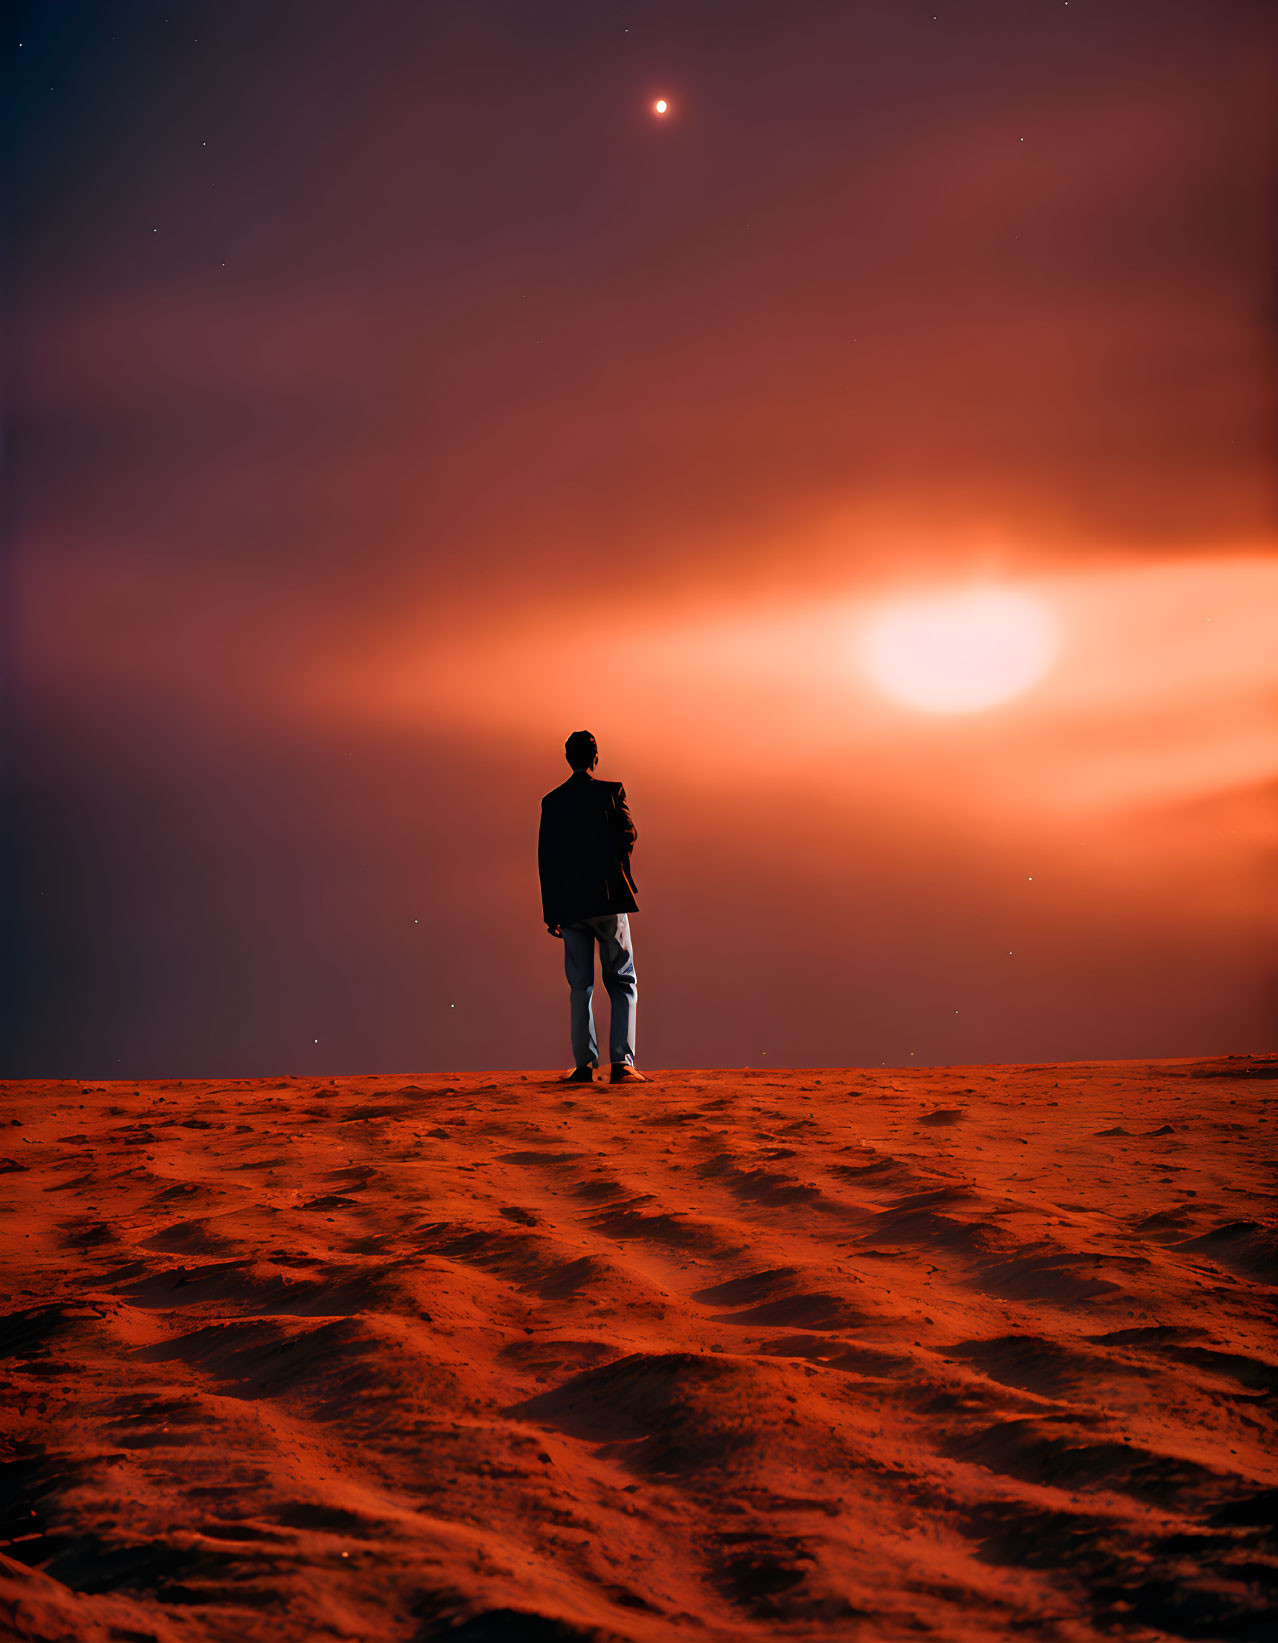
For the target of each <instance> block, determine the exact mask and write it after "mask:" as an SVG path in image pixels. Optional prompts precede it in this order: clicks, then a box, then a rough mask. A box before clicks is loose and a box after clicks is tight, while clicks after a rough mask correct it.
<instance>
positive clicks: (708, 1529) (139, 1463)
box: [0, 1059, 1278, 1643]
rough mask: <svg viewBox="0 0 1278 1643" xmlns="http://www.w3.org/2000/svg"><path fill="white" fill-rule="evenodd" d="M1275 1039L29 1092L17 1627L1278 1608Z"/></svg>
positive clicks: (17, 1394)
mask: <svg viewBox="0 0 1278 1643" xmlns="http://www.w3.org/2000/svg"><path fill="white" fill-rule="evenodd" d="M1275 1072H1278V1065H1276V1064H1275V1063H1274V1062H1272V1061H1270V1062H1255V1061H1251V1060H1246V1059H1239V1060H1235V1059H1231V1060H1229V1061H1221V1062H1215V1063H1204V1064H1201V1065H1199V1066H1197V1067H1195V1066H1191V1065H1190V1064H1188V1063H1183V1062H1180V1063H1162V1064H1153V1065H1145V1064H1137V1063H1121V1064H1098V1065H1070V1066H1059V1067H1029V1068H1024V1067H1016V1068H1003V1067H998V1068H989V1067H976V1068H959V1069H953V1068H950V1069H944V1070H922V1069H920V1070H917V1071H915V1070H909V1071H901V1070H897V1069H891V1070H888V1069H880V1070H878V1071H874V1072H866V1071H860V1070H857V1071H827V1072H796V1073H787V1072H778V1071H771V1070H769V1071H762V1072H756V1071H741V1072H708V1073H707V1072H678V1073H669V1074H657V1075H654V1077H653V1079H652V1081H651V1082H650V1083H648V1084H646V1085H643V1086H639V1087H630V1088H622V1089H619V1090H613V1089H611V1088H609V1087H607V1086H602V1085H601V1086H598V1087H596V1089H594V1090H593V1091H587V1090H584V1089H572V1088H569V1087H565V1086H563V1085H561V1084H559V1083H557V1082H554V1081H551V1080H549V1079H548V1078H547V1077H546V1076H545V1075H542V1074H532V1073H530V1074H526V1075H520V1074H509V1073H503V1074H486V1075H485V1074H465V1075H460V1076H453V1077H448V1078H444V1077H435V1076H431V1077H420V1078H416V1079H408V1078H402V1077H379V1078H345V1079H339V1080H336V1081H331V1082H330V1081H317V1080H315V1079H312V1078H298V1079H287V1080H284V1079H281V1080H252V1081H240V1082H235V1081H232V1082H230V1083H227V1082H223V1083H191V1082H185V1083H182V1084H153V1085H147V1086H145V1087H143V1088H141V1089H138V1088H136V1087H135V1086H133V1085H122V1084H111V1085H93V1086H88V1087H85V1086H81V1085H78V1084H68V1083H56V1084H54V1083H42V1084H35V1083H28V1084H11V1085H9V1086H7V1087H6V1088H5V1092H4V1107H3V1115H4V1116H3V1123H4V1126H5V1127H3V1128H0V1169H2V1170H3V1172H4V1173H3V1174H0V1209H2V1211H3V1217H2V1221H0V1241H2V1243H3V1248H4V1259H5V1263H6V1273H7V1277H8V1283H7V1285H6V1293H7V1295H8V1296H9V1297H10V1298H9V1300H8V1301H7V1304H6V1306H5V1308H4V1310H5V1312H6V1313H7V1314H8V1315H7V1316H6V1317H4V1318H2V1319H0V1391H2V1393H3V1398H2V1402H3V1413H2V1414H0V1461H2V1462H3V1470H4V1479H5V1485H4V1488H3V1491H0V1500H2V1501H3V1504H4V1519H3V1524H2V1525H0V1539H3V1541H4V1543H5V1544H4V1545H3V1546H0V1552H3V1553H4V1554H5V1555H3V1556H0V1633H3V1632H4V1628H5V1626H6V1625H7V1626H8V1627H9V1628H10V1634H11V1635H15V1636H17V1637H21V1638H40V1639H55V1638H56V1639H62V1638H74V1639H94V1640H101V1643H108V1640H124V1643H141V1640H144V1639H145V1640H150V1639H159V1640H169V1639H174V1640H177V1639H227V1640H232V1639H233V1640H235V1643H245V1640H249V1639H258V1638H260V1639H264V1640H265V1639H311V1638H325V1637H338V1638H352V1639H361V1640H380V1639H404V1640H412V1639H429V1638H435V1637H450V1638H454V1639H462V1640H471V1643H474V1640H480V1639H495V1640H506V1639H509V1640H512V1643H547V1640H549V1643H563V1640H568V1639H585V1638H594V1639H600V1638H626V1639H636V1640H638V1639H651V1640H665V1639H689V1640H691V1639H706V1640H731V1639H753V1638H779V1637H783V1638H854V1639H858V1640H861V1643H873V1640H877V1639H888V1638H892V1639H895V1638H902V1639H904V1638H918V1637H919V1636H924V1635H930V1636H932V1637H934V1638H939V1639H943V1640H945V1643H950V1640H962V1639H978V1638H979V1639H1006V1638H1011V1637H1017V1636H1021V1635H1024V1634H1029V1635H1033V1636H1035V1637H1042V1638H1049V1639H1058V1640H1061V1643H1081V1640H1085V1639H1092V1638H1097V1637H1100V1636H1113V1635H1114V1634H1115V1633H1119V1634H1121V1636H1122V1637H1124V1638H1125V1639H1129V1640H1139V1639H1150V1638H1164V1637H1176V1638H1181V1637H1194V1638H1221V1639H1226V1638H1228V1639H1260V1638H1262V1637H1268V1636H1271V1635H1275V1634H1276V1631H1275V1629H1276V1628H1278V1613H1276V1612H1275V1609H1274V1607H1273V1601H1274V1577H1275V1574H1276V1573H1278V1542H1276V1540H1275V1503H1276V1502H1278V1456H1276V1455H1275V1450H1274V1445H1273V1441H1272V1437H1273V1433H1272V1418H1271V1417H1272V1412H1273V1407H1274V1391H1275V1387H1278V1348H1276V1345H1275V1337H1274V1330H1273V1323H1274V1291H1273V1288H1272V1284H1273V1281H1274V1279H1275V1273H1276V1269H1278V1233H1276V1232H1275V1223H1274V1218H1273V1210H1274V1200H1273V1197H1272V1188H1273V1172H1272V1171H1273V1164H1274V1162H1275V1145H1274V1125H1273V1121H1272V1119H1270V1118H1269V1117H1268V1116H1267V1115H1266V1113H1265V1110H1264V1109H1265V1106H1266V1097H1267V1096H1268V1095H1269V1094H1270V1093H1271V1092H1272V1090H1273V1088H1274V1086H1273V1084H1272V1083H1271V1082H1268V1080H1269V1079H1271V1078H1272V1077H1273V1075H1274V1073H1275ZM510 1611H517V1612H515V1613H511V1612H510ZM538 1617H542V1618H538ZM10 1634H6V1635H10Z"/></svg>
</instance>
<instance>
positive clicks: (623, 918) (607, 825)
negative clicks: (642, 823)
mask: <svg viewBox="0 0 1278 1643" xmlns="http://www.w3.org/2000/svg"><path fill="white" fill-rule="evenodd" d="M564 753H565V755H566V756H567V759H568V763H569V764H570V765H571V766H572V775H571V776H569V778H568V780H567V781H566V782H565V783H564V784H563V786H562V787H557V788H555V790H554V792H553V793H547V794H546V797H545V798H544V799H543V800H542V801H541V829H540V831H539V833H538V835H537V867H538V871H539V872H540V874H541V906H542V916H543V917H544V918H545V920H546V929H547V930H549V932H550V934H551V935H552V936H559V937H560V938H562V940H563V944H564V970H565V971H566V973H567V976H568V987H569V990H570V995H571V1001H572V1009H571V1023H572V1056H573V1062H574V1066H573V1070H572V1072H570V1073H569V1074H568V1082H569V1083H571V1084H591V1083H593V1082H594V1076H595V1066H596V1063H597V1061H598V1058H599V1047H598V1043H597V1041H596V1039H595V1014H594V1007H593V1004H592V1002H591V1000H592V997H593V995H594V990H595V947H596V945H598V948H599V965H600V969H601V970H602V971H603V982H604V986H605V987H606V988H607V989H608V1000H609V1003H610V1005H611V1006H612V1021H611V1023H610V1026H611V1032H610V1034H609V1039H610V1043H609V1052H610V1060H611V1062H612V1076H611V1080H610V1082H612V1083H613V1084H642V1083H643V1082H644V1081H645V1080H644V1076H643V1074H642V1073H640V1072H636V1071H635V1000H636V998H637V996H638V989H637V986H636V983H635V959H634V954H633V952H632V951H631V948H630V919H629V916H628V915H629V914H631V913H637V912H638V911H639V903H638V902H637V901H636V900H635V881H634V880H633V879H632V878H631V876H630V851H631V848H632V847H633V845H634V842H635V839H636V838H637V837H638V834H637V833H636V831H635V824H634V822H633V821H632V820H631V819H630V811H629V810H628V809H627V808H626V790H625V788H624V787H623V786H622V785H621V783H620V782H601V781H596V779H595V777H594V775H593V774H592V772H593V771H594V768H595V766H596V765H597V764H598V763H599V749H598V747H597V746H596V744H595V738H594V737H593V736H592V735H591V734H590V732H589V731H588V730H574V731H573V733H572V735H571V736H569V738H568V740H567V741H566V742H565V743H564Z"/></svg>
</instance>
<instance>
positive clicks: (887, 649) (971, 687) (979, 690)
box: [861, 588, 1060, 713]
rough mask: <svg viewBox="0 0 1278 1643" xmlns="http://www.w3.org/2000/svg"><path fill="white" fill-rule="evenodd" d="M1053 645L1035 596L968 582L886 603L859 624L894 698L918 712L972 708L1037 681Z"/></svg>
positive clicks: (878, 680)
mask: <svg viewBox="0 0 1278 1643" xmlns="http://www.w3.org/2000/svg"><path fill="white" fill-rule="evenodd" d="M1059 647H1060V634H1059V631H1058V629H1057V625H1056V622H1055V620H1054V619H1053V617H1052V613H1051V612H1050V610H1049V609H1048V608H1047V606H1046V605H1045V604H1044V603H1043V601H1042V600H1041V599H1037V598H1035V597H1034V595H1033V594H1029V593H1017V592H1013V591H1012V590H1011V589H1008V588H973V589H970V590H969V591H968V592H966V593H952V594H945V595H941V596H938V597H936V598H929V599H906V600H902V601H901V602H900V603H898V604H893V605H888V606H885V607H884V608H883V609H882V610H880V611H879V613H878V614H877V615H876V616H874V617H873V618H872V619H871V621H870V622H869V624H868V626H867V627H866V629H865V632H864V635H863V638H862V646H861V656H862V661H863V663H864V666H865V670H866V672H867V673H868V674H869V676H870V678H871V679H872V680H873V682H874V683H875V684H876V685H877V686H878V688H879V689H880V690H881V691H883V692H884V694H885V695H888V696H891V697H892V698H893V700H894V701H898V702H904V703H905V705H906V706H907V707H916V708H920V709H922V710H923V711H924V712H925V713H977V712H980V711H981V710H982V709H983V708H988V707H997V706H998V705H999V703H1000V702H1010V701H1011V700H1012V698H1013V697H1015V696H1020V695H1021V694H1022V693H1023V692H1025V691H1027V690H1028V689H1029V688H1030V686H1031V685H1035V684H1037V683H1038V681H1039V680H1040V679H1041V678H1042V677H1043V675H1044V674H1045V673H1046V672H1047V670H1048V669H1049V668H1050V667H1051V665H1052V663H1053V662H1054V661H1055V660H1056V653H1057V650H1058V649H1059Z"/></svg>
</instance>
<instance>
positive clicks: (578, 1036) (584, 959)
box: [563, 924, 599, 1067]
mask: <svg viewBox="0 0 1278 1643" xmlns="http://www.w3.org/2000/svg"><path fill="white" fill-rule="evenodd" d="M563 938H564V974H565V975H566V976H567V977H568V988H569V997H570V999H571V1006H570V1019H571V1026H572V1064H573V1066H574V1067H593V1066H595V1065H596V1064H597V1063H598V1061H599V1045H598V1042H597V1041H596V1039H595V1011H594V1006H593V1004H592V1003H591V998H592V995H593V993H594V990H595V933H594V931H593V930H592V929H591V928H590V926H589V925H588V924H565V925H564V926H563Z"/></svg>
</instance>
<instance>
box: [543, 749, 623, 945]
mask: <svg viewBox="0 0 1278 1643" xmlns="http://www.w3.org/2000/svg"><path fill="white" fill-rule="evenodd" d="M638 836H639V835H638V834H637V832H636V831H635V824H634V822H633V821H632V820H631V817H630V811H629V810H628V809H627V808H626V790H625V788H624V787H623V786H622V785H621V783H620V782H600V781H596V780H595V778H594V777H593V776H589V775H587V774H586V772H585V771H584V770H574V771H573V773H572V775H571V776H569V778H568V780H567V781H566V782H565V783H564V784H563V786H562V787H557V788H555V790H554V792H553V793H547V794H546V797H545V798H544V799H543V800H542V801H541V829H540V831H539V833H538V835H537V868H538V871H539V872H540V874H541V907H542V914H543V917H544V918H545V920H546V923H547V924H575V923H576V922H577V921H578V919H583V918H601V917H603V916H604V915H606V914H608V913H636V912H638V910H639V903H638V902H637V901H636V900H635V896H636V891H635V881H634V880H633V879H632V878H631V876H630V850H631V847H632V845H633V844H634V842H635V840H636V838H637V837H638Z"/></svg>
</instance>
